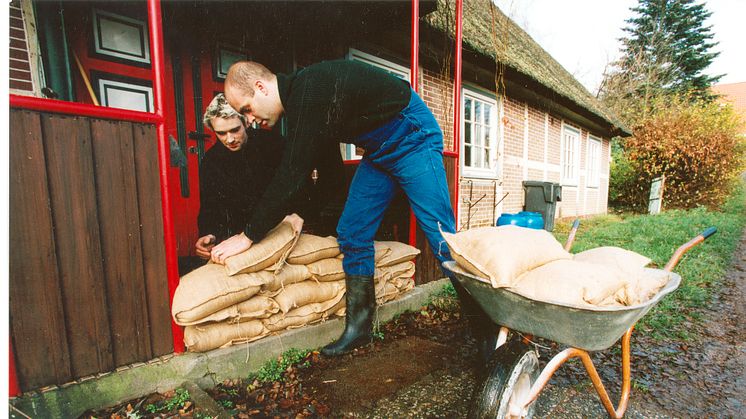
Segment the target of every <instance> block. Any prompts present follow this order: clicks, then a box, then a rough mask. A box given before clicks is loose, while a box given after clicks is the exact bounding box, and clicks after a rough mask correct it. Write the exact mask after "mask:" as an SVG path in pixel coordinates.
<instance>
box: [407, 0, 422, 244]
mask: <svg viewBox="0 0 746 419" xmlns="http://www.w3.org/2000/svg"><path fill="white" fill-rule="evenodd" d="M419 48H420V0H412V46H411V48H410V54H411V56H410V58H409V62H410V65H411V66H412V67H411V69H410V84H411V85H412V89H414V91H415V92H419V91H420V87H419V83H418V82H417V79H418V74H417V71H418V70H419V66H420V50H419ZM409 245H410V246H413V247H417V218H416V217H415V216H414V212H413V211H412V210H411V209H410V210H409Z"/></svg>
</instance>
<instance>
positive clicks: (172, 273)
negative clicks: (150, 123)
mask: <svg viewBox="0 0 746 419" xmlns="http://www.w3.org/2000/svg"><path fill="white" fill-rule="evenodd" d="M148 26H149V29H150V57H151V58H152V60H153V63H152V69H153V101H154V102H155V114H156V116H157V118H158V122H156V130H157V132H158V163H159V166H160V171H159V174H160V180H161V209H162V211H163V241H164V245H165V247H166V270H167V272H168V304H169V308H170V307H171V304H172V303H173V299H174V293H175V292H176V287H177V286H178V285H179V267H178V266H179V265H178V261H177V259H176V235H175V234H174V225H173V218H172V212H171V197H170V194H169V190H170V188H169V182H168V168H169V142H168V138H167V136H166V121H165V116H164V113H163V112H164V109H165V107H166V106H165V100H164V97H163V92H164V89H163V86H164V85H165V83H166V82H165V77H164V66H165V65H164V58H163V25H162V20H161V2H160V0H148ZM171 334H172V335H173V339H174V342H173V343H174V352H176V353H181V352H184V331H183V330H182V329H181V327H180V326H179V325H177V324H176V323H174V321H173V319H171Z"/></svg>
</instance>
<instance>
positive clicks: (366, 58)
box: [339, 48, 411, 160]
mask: <svg viewBox="0 0 746 419" xmlns="http://www.w3.org/2000/svg"><path fill="white" fill-rule="evenodd" d="M347 59H348V60H353V61H361V62H364V63H366V64H370V65H372V66H374V67H378V68H380V69H383V70H385V71H386V72H388V73H389V74H392V75H394V76H396V77H398V78H400V79H402V80H406V81H410V74H411V73H410V69H409V68H407V67H404V66H403V65H399V64H396V63H392V62H391V61H388V60H384V59H383V58H379V57H376V56H375V55H371V54H368V53H365V52H362V51H360V50H356V49H354V48H350V53H349V54H348V55H347ZM339 150H340V152H341V153H342V158H343V159H345V160H360V159H361V158H363V150H362V149H361V148H360V147H355V144H348V143H341V144H340V145H339Z"/></svg>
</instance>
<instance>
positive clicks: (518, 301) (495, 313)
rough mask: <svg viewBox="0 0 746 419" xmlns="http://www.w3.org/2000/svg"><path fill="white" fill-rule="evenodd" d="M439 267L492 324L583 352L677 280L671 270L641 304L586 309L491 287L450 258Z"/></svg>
mask: <svg viewBox="0 0 746 419" xmlns="http://www.w3.org/2000/svg"><path fill="white" fill-rule="evenodd" d="M443 266H444V267H445V268H446V269H447V270H449V271H451V272H453V273H454V275H455V276H456V279H457V280H458V281H459V282H460V283H461V284H462V285H463V286H464V288H466V290H467V291H468V292H469V294H471V295H472V296H473V297H474V299H475V300H476V301H477V303H479V305H480V306H481V307H482V309H483V310H484V311H485V312H486V313H487V315H488V316H490V318H491V319H492V321H493V322H495V323H496V324H498V325H501V326H506V327H508V328H510V329H514V330H517V331H520V332H522V333H526V334H531V335H534V336H539V337H542V338H545V339H549V340H553V341H555V342H558V343H562V344H565V345H568V346H571V347H574V348H579V349H585V350H587V351H600V350H603V349H606V348H608V347H610V346H611V345H613V344H614V343H615V342H616V341H617V340H619V338H621V337H622V335H624V333H625V332H626V331H627V329H629V328H630V327H632V326H633V325H634V324H635V323H636V322H637V320H639V319H640V318H641V317H642V316H644V315H645V313H647V312H648V310H650V309H651V308H652V307H653V306H654V305H655V304H656V303H658V301H660V300H661V298H663V297H664V296H665V295H667V294H669V293H670V292H672V291H674V290H675V289H676V288H677V287H678V286H679V283H680V282H681V277H680V276H679V275H677V274H675V273H673V272H671V273H670V277H669V280H668V283H667V284H666V285H665V286H664V287H663V288H662V289H661V290H660V291H659V292H658V294H656V295H655V297H653V298H651V299H650V300H649V301H647V302H645V303H643V304H640V305H636V306H628V307H597V308H594V309H589V308H587V307H578V306H571V305H566V304H559V303H549V302H544V301H536V300H531V299H529V298H526V297H524V296H522V295H520V294H517V293H515V292H513V291H510V290H508V289H507V288H493V287H492V285H491V284H490V283H489V281H487V280H486V279H480V278H479V277H477V276H474V275H472V274H470V273H468V272H466V271H464V270H463V269H462V268H461V267H460V266H458V264H457V263H456V262H454V261H449V262H444V263H443ZM648 269H649V268H648Z"/></svg>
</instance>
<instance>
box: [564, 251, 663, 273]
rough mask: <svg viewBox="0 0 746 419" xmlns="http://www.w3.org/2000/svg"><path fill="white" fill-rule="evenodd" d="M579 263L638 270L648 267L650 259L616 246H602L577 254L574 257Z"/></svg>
mask: <svg viewBox="0 0 746 419" xmlns="http://www.w3.org/2000/svg"><path fill="white" fill-rule="evenodd" d="M573 259H574V260H577V261H578V262H590V263H598V264H601V265H606V266H614V267H617V268H619V269H621V270H625V271H627V270H636V269H639V268H642V267H644V266H647V264H648V263H650V259H649V258H647V257H645V256H643V255H641V254H639V253H635V252H633V251H630V250H626V249H622V248H621V247H615V246H602V247H596V248H594V249H589V250H586V251H584V252H580V253H577V254H576V255H575V256H573Z"/></svg>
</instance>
